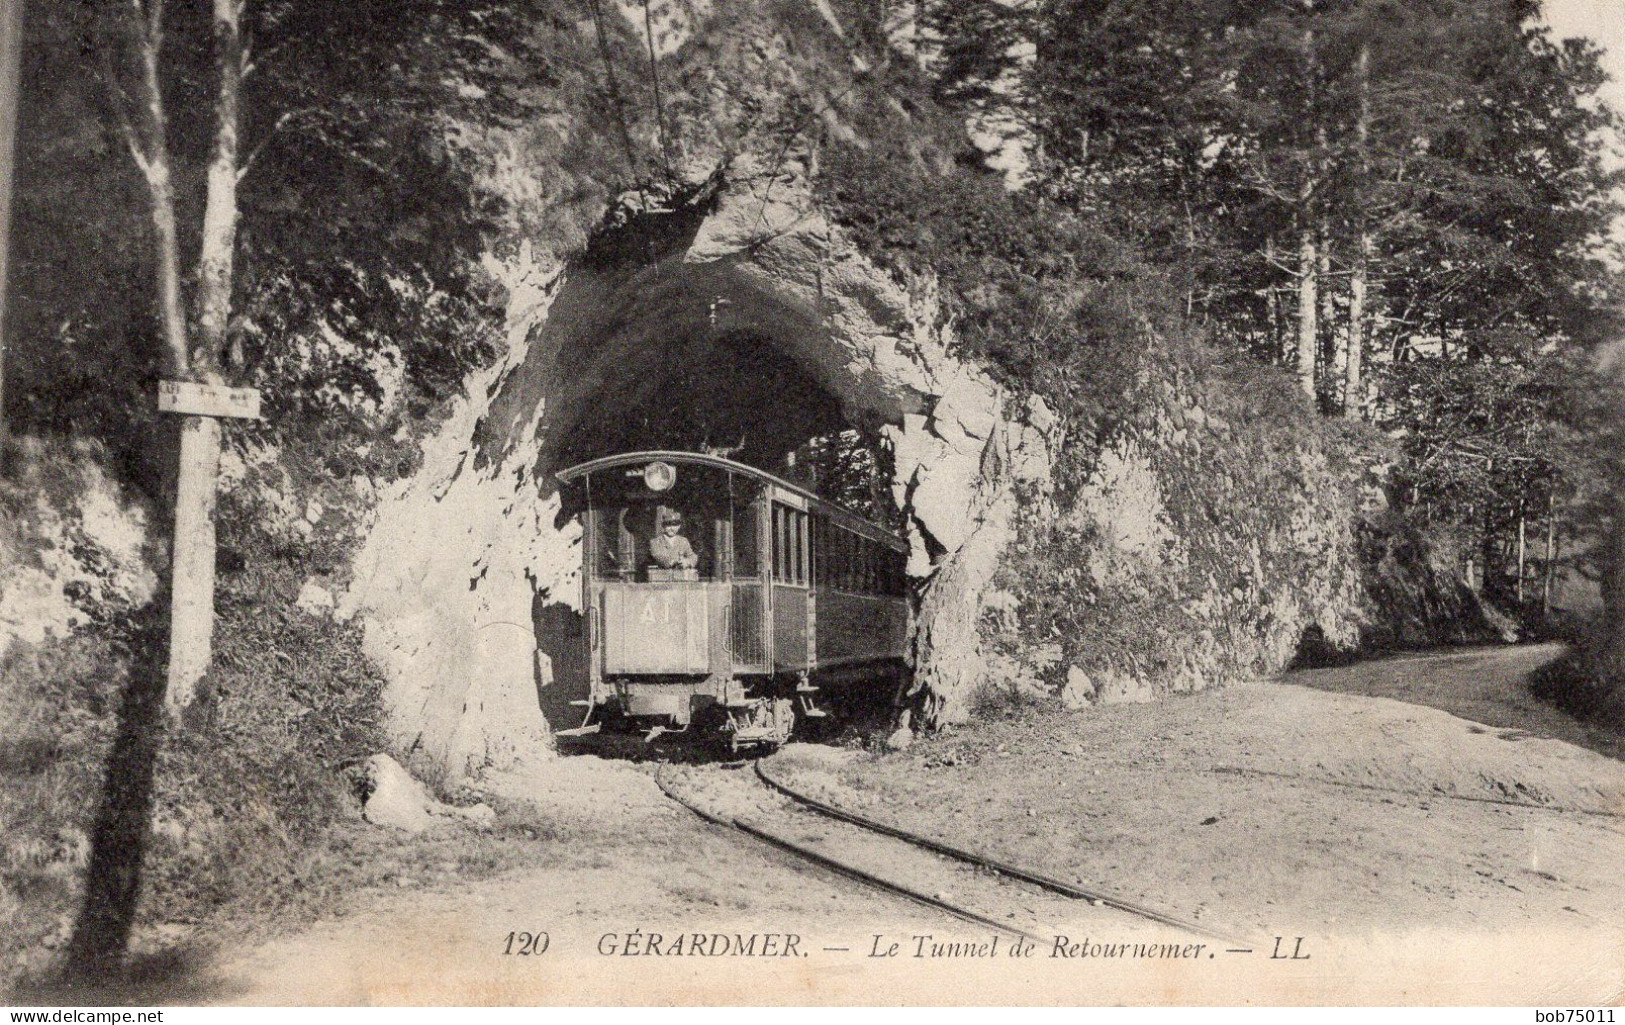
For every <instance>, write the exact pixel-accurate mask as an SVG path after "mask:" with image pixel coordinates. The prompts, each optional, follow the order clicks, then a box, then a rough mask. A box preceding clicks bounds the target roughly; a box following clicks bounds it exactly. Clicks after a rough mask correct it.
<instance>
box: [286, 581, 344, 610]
mask: <svg viewBox="0 0 1625 1025" xmlns="http://www.w3.org/2000/svg"><path fill="white" fill-rule="evenodd" d="M293 603H294V604H295V605H297V606H299V608H300V610H301V611H304V612H308V613H310V614H311V615H312V616H328V615H332V613H333V605H334V602H333V593H332V592H331V591H329V590H328V589H327V588H325V587H323V586H322V585H321V584H318V583H317V582H316V581H314V580H307V581H305V585H304V586H303V587H301V588H300V589H299V597H297V598H295V599H294V600H293Z"/></svg>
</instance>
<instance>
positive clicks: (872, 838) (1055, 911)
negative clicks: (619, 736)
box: [655, 761, 1242, 944]
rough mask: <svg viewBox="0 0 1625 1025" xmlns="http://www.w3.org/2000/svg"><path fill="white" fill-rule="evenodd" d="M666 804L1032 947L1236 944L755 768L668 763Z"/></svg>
mask: <svg viewBox="0 0 1625 1025" xmlns="http://www.w3.org/2000/svg"><path fill="white" fill-rule="evenodd" d="M655 782H656V784H657V785H658V786H659V787H660V789H661V791H662V792H664V793H665V794H666V796H667V797H669V798H671V799H672V800H674V801H676V802H677V803H679V804H681V805H683V806H684V807H685V808H687V809H688V810H689V811H691V812H693V813H694V814H695V815H697V816H699V817H700V818H702V819H704V820H705V821H707V822H710V823H712V824H714V825H717V826H720V827H723V828H727V829H731V830H735V831H737V832H739V833H742V834H744V835H746V836H748V837H750V838H752V839H754V840H756V841H758V842H760V843H763V844H766V845H768V846H770V847H773V848H775V849H777V850H779V851H782V852H784V853H786V854H788V855H790V856H792V857H795V858H797V859H799V860H802V861H805V862H809V863H811V864H814V865H817V866H819V867H820V868H822V869H825V870H827V871H831V872H834V873H836V874H839V875H842V876H845V877H846V878H848V879H851V880H854V881H856V882H858V883H860V884H862V885H865V886H868V887H871V888H874V889H878V890H883V891H885V892H887V893H890V894H893V895H895V896H899V897H903V898H905V899H907V900H910V901H913V902H915V903H917V904H920V905H923V906H925V907H929V908H931V909H933V910H935V911H937V912H940V913H942V914H945V915H949V916H952V917H953V918H956V919H959V920H960V921H961V922H965V923H969V924H971V925H974V926H977V927H979V928H983V929H993V930H997V931H999V932H1002V933H1005V934H1007V935H1012V936H1019V937H1021V938H1023V939H1027V940H1030V941H1033V942H1039V943H1047V942H1049V941H1050V940H1051V938H1052V937H1055V936H1061V935H1064V936H1084V935H1094V936H1102V935H1115V936H1127V935H1134V936H1142V935H1144V934H1145V933H1146V930H1147V929H1148V928H1151V929H1154V930H1156V931H1158V932H1160V933H1163V934H1166V936H1167V938H1168V939H1170V940H1174V939H1179V938H1184V939H1187V940H1188V939H1191V938H1192V937H1204V938H1208V939H1216V940H1220V941H1223V942H1226V943H1231V944H1235V943H1239V942H1242V941H1240V940H1238V939H1236V938H1233V937H1229V936H1225V935H1223V934H1221V933H1218V932H1215V931H1214V930H1212V929H1209V928H1207V927H1205V926H1202V925H1200V924H1197V923H1195V922H1190V921H1185V920H1183V919H1180V918H1177V917H1175V916H1173V915H1170V914H1167V913H1165V912H1162V911H1159V910H1157V909H1154V908H1148V907H1144V906H1141V905H1138V904H1134V903H1131V902H1129V901H1126V900H1123V899H1121V898H1118V897H1116V896H1113V895H1111V894H1108V893H1104V892H1099V891H1095V890H1090V889H1086V888H1083V887H1079V886H1074V885H1072V884H1069V883H1064V882H1062V881H1060V880H1056V879H1051V878H1048V877H1046V876H1043V875H1040V874H1038V873H1035V872H1030V871H1028V870H1025V869H1022V868H1020V867H1019V866H1014V865H1010V864H1007V863H1004V862H1000V861H997V860H994V859H992V858H988V857H986V856H983V855H980V854H977V853H976V852H972V851H967V850H963V849H961V848H957V847H954V846H952V845H949V844H944V843H941V842H939V841H936V840H932V839H930V838H928V837H923V836H919V835H917V834H914V833H910V832H908V831H907V830H903V829H899V828H896V827H893V826H889V825H886V824H885V823H881V822H876V821H874V820H871V819H867V818H865V817H863V816H860V815H855V814H852V813H850V812H847V811H844V810H842V809H839V808H835V807H833V806H831V805H828V804H825V803H824V802H821V801H818V800H817V799H815V798H813V797H810V796H808V795H806V794H803V793H800V792H798V791H797V790H796V789H795V788H794V787H792V786H790V785H789V784H787V783H786V782H785V781H783V780H782V779H779V778H777V777H776V776H774V775H773V774H772V773H771V772H770V771H769V770H767V769H765V768H764V767H763V766H762V763H761V762H759V761H747V762H737V763H729V764H726V765H717V764H712V765H666V766H662V767H661V769H660V770H659V771H657V772H656V774H655Z"/></svg>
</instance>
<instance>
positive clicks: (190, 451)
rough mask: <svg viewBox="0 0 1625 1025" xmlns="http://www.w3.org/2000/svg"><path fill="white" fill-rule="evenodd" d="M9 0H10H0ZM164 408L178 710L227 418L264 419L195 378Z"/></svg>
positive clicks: (199, 632) (208, 640) (172, 668)
mask: <svg viewBox="0 0 1625 1025" xmlns="http://www.w3.org/2000/svg"><path fill="white" fill-rule="evenodd" d="M0 2H3V0H0ZM158 409H159V410H160V411H162V412H166V413H177V414H180V415H182V416H184V417H186V420H185V423H184V424H183V425H182V427H181V461H180V478H179V480H178V481H177V484H176V497H175V539H174V544H173V545H172V550H173V555H172V557H171V563H170V565H171V571H170V580H171V581H172V586H171V589H170V602H169V681H168V685H167V687H166V688H165V690H164V700H165V703H166V704H167V705H168V706H169V708H170V710H171V712H173V713H176V714H178V713H179V712H180V711H181V710H182V709H184V708H185V707H186V706H187V705H188V704H190V703H191V700H192V697H193V694H192V690H193V688H194V687H195V686H196V684H197V682H198V680H200V679H201V678H202V677H203V674H204V673H205V672H207V671H208V668H209V661H210V659H211V658H212V657H213V650H214V558H215V554H214V552H215V544H214V529H215V528H214V501H215V495H214V483H215V475H216V472H217V471H218V469H219V465H220V420H221V419H222V418H231V419H243V420H258V419H259V418H260V393H259V392H258V391H257V390H256V389H253V388H228V387H226V386H225V385H220V384H202V383H198V382H195V381H160V382H159V383H158Z"/></svg>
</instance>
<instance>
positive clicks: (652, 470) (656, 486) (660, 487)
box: [643, 462, 677, 491]
mask: <svg viewBox="0 0 1625 1025" xmlns="http://www.w3.org/2000/svg"><path fill="white" fill-rule="evenodd" d="M643 483H645V484H647V485H648V486H649V490H650V491H666V490H668V489H669V488H670V487H671V486H672V485H673V484H676V483H677V467H675V466H673V465H671V464H670V463H662V462H653V463H650V464H649V465H648V466H645V467H644V468H643Z"/></svg>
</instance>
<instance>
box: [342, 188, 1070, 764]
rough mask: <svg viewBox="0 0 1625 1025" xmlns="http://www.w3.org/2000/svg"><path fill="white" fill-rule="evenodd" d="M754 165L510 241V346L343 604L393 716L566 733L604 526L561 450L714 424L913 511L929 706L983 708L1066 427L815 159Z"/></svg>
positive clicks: (723, 436)
mask: <svg viewBox="0 0 1625 1025" xmlns="http://www.w3.org/2000/svg"><path fill="white" fill-rule="evenodd" d="M733 170H734V173H735V174H736V175H737V176H736V177H735V178H733V179H731V180H729V181H723V180H721V177H720V176H718V177H717V178H715V179H713V180H712V182H711V183H710V184H708V185H707V186H706V188H708V189H710V190H711V191H710V192H709V194H708V195H707V196H704V197H699V196H695V197H690V198H689V199H687V200H684V201H683V202H682V203H681V204H679V203H675V202H672V203H668V206H680V207H681V208H680V209H669V208H668V209H655V208H654V204H653V202H652V201H649V202H644V201H642V200H641V198H640V199H639V200H637V201H636V202H635V205H636V206H637V210H638V211H642V212H634V213H631V214H627V215H624V216H617V215H612V216H611V217H610V218H609V219H608V221H607V222H606V224H607V226H606V228H605V229H604V231H603V232H601V234H600V237H599V238H598V239H597V240H596V241H595V242H594V243H593V245H592V246H591V247H589V250H588V251H587V252H586V253H584V254H582V255H580V256H578V257H576V258H574V259H572V260H570V261H569V262H568V263H566V264H564V265H562V266H560V265H552V264H548V263H546V262H545V261H544V260H541V259H536V258H533V257H531V256H530V255H529V254H530V252H531V251H530V250H529V249H528V248H527V247H523V246H522V247H521V249H520V251H519V252H518V253H517V254H516V255H515V256H514V257H513V259H512V261H511V262H503V263H501V264H500V265H498V264H493V266H494V267H496V266H500V269H501V275H500V276H501V278H502V281H503V282H504V284H505V285H506V286H507V287H508V288H509V299H508V333H507V338H506V346H507V348H506V353H505V356H504V358H503V359H502V360H501V361H500V362H499V363H498V364H497V365H495V366H493V367H491V368H489V369H488V370H486V371H482V372H481V373H480V375H479V376H478V377H476V378H474V379H471V380H470V382H469V388H468V393H467V399H466V401H464V402H462V403H460V404H458V405H457V406H456V407H455V408H453V409H452V410H450V411H449V412H448V416H447V418H446V420H445V421H443V422H442V423H441V425H440V426H439V427H438V428H437V430H436V432H435V434H434V435H433V437H432V438H430V439H429V440H428V441H426V442H425V443H424V445H423V463H422V467H421V469H420V470H418V471H417V472H416V473H415V474H414V475H413V476H412V478H411V479H410V480H409V481H406V482H404V483H403V485H402V486H401V487H398V488H395V489H393V490H392V491H391V493H390V494H389V495H388V496H386V497H385V498H384V500H383V501H382V502H381V503H380V506H379V510H378V516H377V519H376V522H375V524H374V525H373V526H372V527H371V528H370V530H369V532H368V536H367V541H366V543H365V545H364V547H363V549H362V551H361V553H360V554H359V555H358V557H357V559H356V564H355V568H354V575H353V580H352V583H351V585H350V587H349V589H348V591H347V592H346V594H345V597H344V599H343V603H342V605H343V607H342V609H341V614H343V615H345V616H350V615H360V616H362V617H363V619H364V622H365V627H366V635H365V645H366V650H367V652H368V654H369V656H370V657H372V658H373V659H375V660H376V661H377V662H378V663H379V665H380V666H381V667H382V668H383V669H384V671H385V673H386V675H387V678H388V681H389V682H388V685H387V689H386V691H385V694H384V702H385V707H386V710H387V714H388V729H389V731H390V733H391V735H392V736H393V737H395V738H396V739H397V740H398V741H399V742H400V743H401V744H402V746H403V748H410V749H412V750H413V751H415V752H419V753H420V755H421V757H423V758H425V759H427V760H428V761H430V762H432V763H434V764H437V765H439V766H440V767H441V768H442V769H444V770H446V771H449V772H450V773H451V774H452V775H454V776H455V775H459V774H463V773H472V772H478V771H481V770H482V767H488V766H505V765H512V764H514V763H515V762H518V761H523V760H526V759H528V758H531V757H541V758H545V757H546V756H547V755H548V753H549V752H551V751H552V750H553V744H552V742H551V732H552V730H553V729H557V728H560V727H564V728H568V727H574V726H576V725H577V724H578V723H579V722H580V720H581V709H580V708H578V707H575V706H572V705H571V704H570V702H571V701H572V700H576V699H579V697H580V696H581V695H582V693H583V690H584V688H585V682H584V681H585V675H586V660H585V645H584V644H583V642H582V637H581V633H582V631H581V624H580V618H579V613H578V609H579V607H580V603H581V590H582V584H581V573H580V568H581V558H582V556H581V547H580V528H579V523H578V522H577V521H576V520H575V519H574V518H573V517H570V516H568V515H563V516H561V515H560V514H561V512H562V496H561V494H560V492H559V489H558V486H557V483H556V480H555V477H554V475H555V474H556V473H557V472H558V471H559V470H562V469H564V468H566V467H568V466H570V465H572V464H574V463H577V462H580V461H584V460H587V459H591V458H594V457H598V456H603V455H609V454H614V453H615V452H617V451H627V450H642V449H648V448H678V449H688V450H691V451H692V450H700V449H711V450H712V451H713V452H714V453H715V454H719V455H728V456H730V457H732V458H733V459H735V460H737V461H739V462H743V463H745V464H747V465H751V466H755V467H757V468H758V469H761V470H763V471H765V472H767V473H770V474H773V475H775V476H779V477H785V478H790V479H793V480H794V481H795V482H797V483H798V484H801V485H802V486H803V487H805V488H806V489H807V490H810V491H813V492H815V493H817V494H820V495H823V496H825V497H826V498H829V499H831V500H833V501H835V502H837V503H839V504H841V505H844V506H846V507H848V508H850V509H852V510H853V511H855V512H858V513H859V514H860V515H862V516H864V517H865V518H867V519H870V520H875V521H880V522H883V523H885V524H886V525H888V526H891V527H893V528H895V529H896V530H897V532H898V533H901V534H903V535H905V536H906V537H907V539H908V541H909V544H910V552H909V556H908V559H909V561H908V567H907V571H908V574H909V575H910V577H911V578H912V579H913V580H914V581H915V582H916V585H917V586H916V590H917V592H918V594H919V604H918V610H917V613H918V614H917V616H916V620H915V629H914V631H913V633H912V652H913V657H914V662H915V684H914V691H913V692H911V694H925V695H927V696H929V697H930V698H931V701H932V702H934V703H930V704H922V706H921V707H922V712H921V715H922V717H924V718H925V719H926V720H930V721H934V720H935V719H942V720H943V721H951V720H952V719H953V718H955V717H956V716H959V715H961V714H962V713H963V709H964V707H965V698H964V696H965V695H967V694H969V693H971V692H972V691H973V690H974V688H975V686H976V684H977V681H978V680H979V679H980V678H981V677H982V676H983V675H984V673H983V668H984V663H983V660H982V657H981V654H980V651H979V648H978V640H977V633H976V628H975V627H976V622H977V616H978V614H979V611H978V610H979V609H980V607H981V606H980V602H981V595H982V593H983V592H984V591H985V589H986V588H988V587H990V586H992V584H991V581H992V580H993V577H994V574H995V573H996V571H997V569H998V566H999V558H1000V553H1001V552H1002V551H1003V547H1004V545H1005V543H1006V542H1007V541H1008V540H1009V538H1010V537H1011V536H1012V529H1013V528H1012V527H1011V509H1012V508H1013V502H1014V498H1013V495H1014V491H1013V487H1014V484H1015V483H1019V482H1027V483H1031V484H1032V485H1033V486H1034V487H1035V488H1037V489H1039V490H1042V487H1043V482H1044V481H1046V480H1047V473H1048V465H1049V448H1048V446H1049V443H1050V442H1049V440H1048V435H1046V434H1044V433H1043V429H1042V428H1031V427H1029V426H1024V425H1022V424H1020V423H1018V422H1017V421H1014V420H1011V419H1010V418H1009V417H1010V415H1011V413H1012V412H1013V411H1014V410H1015V408H1016V407H1015V406H1013V405H1012V404H1011V403H1010V402H1008V401H1007V397H1006V396H1004V395H1003V393H1002V392H1001V391H1000V390H999V389H998V388H997V386H996V385H995V384H994V382H992V381H991V380H990V379H989V378H988V377H987V375H986V374H985V373H984V372H982V371H981V370H979V369H978V368H977V367H976V366H975V365H973V364H968V363H965V362H962V361H960V360H959V359H957V358H956V357H955V356H954V355H953V354H952V353H951V352H950V351H949V348H950V344H951V332H949V331H947V329H946V328H945V327H944V326H943V325H941V324H940V322H939V320H938V308H937V304H936V298H935V286H934V284H933V283H932V282H931V281H930V280H928V279H924V280H914V279H912V278H908V277H907V276H902V277H900V276H899V275H898V274H897V273H893V272H889V271H887V270H884V269H882V268H880V267H877V266H876V265H875V264H874V263H873V262H871V261H870V260H869V259H868V258H867V257H866V256H864V254H862V253H861V252H860V251H859V250H858V249H857V247H856V246H855V245H854V244H853V242H852V241H851V240H850V239H849V238H847V237H846V235H845V234H844V232H843V231H842V229H841V228H840V227H839V226H838V225H835V224H833V223H831V222H830V221H829V220H828V219H827V218H826V217H825V216H824V214H823V213H822V212H821V210H820V207H819V204H818V202H817V200H816V199H815V197H814V195H813V193H812V191H811V190H810V189H809V188H808V187H807V184H806V182H805V181H804V180H802V179H800V178H798V177H797V176H796V175H794V174H790V173H781V172H782V169H780V170H774V171H771V172H768V171H757V172H750V171H749V170H748V168H746V167H744V166H742V167H738V168H734V169H733ZM1028 405H1031V403H1029V404H1028ZM1039 413H1041V414H1043V416H1045V417H1047V413H1046V412H1045V411H1043V410H1042V409H1041V408H1040V409H1039ZM913 699H914V698H911V700H913ZM538 706H540V710H541V712H542V713H543V714H538Z"/></svg>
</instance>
